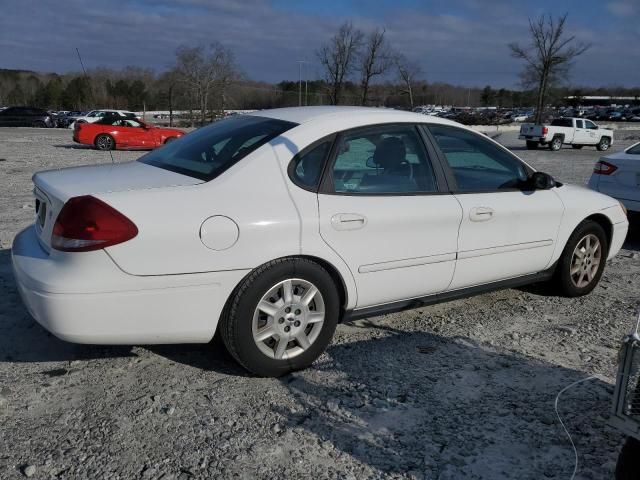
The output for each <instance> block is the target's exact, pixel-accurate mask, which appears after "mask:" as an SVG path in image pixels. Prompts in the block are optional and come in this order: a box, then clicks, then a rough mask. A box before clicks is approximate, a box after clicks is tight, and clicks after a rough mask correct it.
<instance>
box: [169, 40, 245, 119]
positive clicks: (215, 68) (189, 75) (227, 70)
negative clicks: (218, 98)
mask: <svg viewBox="0 0 640 480" xmlns="http://www.w3.org/2000/svg"><path fill="white" fill-rule="evenodd" d="M175 70H176V72H177V73H178V75H180V77H181V78H182V80H183V82H184V83H185V84H186V85H188V88H189V89H190V91H191V94H192V95H193V98H194V100H195V101H196V103H197V104H198V108H199V109H200V122H201V123H202V124H203V123H205V121H206V115H207V111H208V109H209V106H210V105H209V97H210V95H211V93H212V91H213V90H214V88H218V91H219V92H224V91H225V89H226V87H227V86H228V84H229V82H230V81H231V80H232V79H233V78H234V77H235V72H236V67H235V63H234V58H233V53H232V52H231V51H230V50H229V49H227V48H225V47H224V46H222V45H221V44H220V43H217V42H216V43H212V44H211V45H210V46H209V48H208V49H205V48H204V47H202V46H198V47H185V46H182V47H179V48H178V50H177V51H176V68H175ZM222 95H223V96H224V93H222ZM223 105H224V102H223ZM223 108H224V107H223Z"/></svg>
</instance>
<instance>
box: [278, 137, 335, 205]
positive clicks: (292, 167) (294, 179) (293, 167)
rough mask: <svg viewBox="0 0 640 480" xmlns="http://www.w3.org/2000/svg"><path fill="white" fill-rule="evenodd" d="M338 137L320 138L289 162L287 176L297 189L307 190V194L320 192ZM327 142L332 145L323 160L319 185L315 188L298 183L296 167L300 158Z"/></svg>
mask: <svg viewBox="0 0 640 480" xmlns="http://www.w3.org/2000/svg"><path fill="white" fill-rule="evenodd" d="M337 136H338V134H337V133H332V134H330V135H326V136H324V137H322V138H319V139H318V140H314V141H313V142H311V143H310V144H309V145H307V146H306V147H304V148H303V149H302V150H300V151H299V152H298V153H296V154H295V155H294V156H293V158H292V159H291V160H289V165H288V166H287V175H289V180H291V182H292V183H293V184H294V185H295V186H296V187H298V188H301V189H302V190H306V191H307V192H312V193H316V194H317V193H318V190H319V189H320V185H322V179H323V177H324V174H325V170H326V167H327V161H328V159H329V158H331V154H332V153H333V149H334V147H335V143H336V138H337ZM325 142H331V145H329V151H328V152H327V153H326V154H325V156H324V158H323V159H322V168H321V169H320V176H319V177H318V183H317V184H316V185H315V186H314V187H309V186H307V185H304V184H302V183H301V182H299V181H298V178H297V177H296V175H295V172H296V167H297V165H296V162H297V161H298V159H299V158H300V157H302V156H303V155H306V154H307V153H309V152H310V151H312V150H314V149H315V148H316V147H318V146H319V145H321V144H323V143H325Z"/></svg>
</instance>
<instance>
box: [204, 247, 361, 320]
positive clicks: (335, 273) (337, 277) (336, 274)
mask: <svg viewBox="0 0 640 480" xmlns="http://www.w3.org/2000/svg"><path fill="white" fill-rule="evenodd" d="M289 259H291V260H295V259H303V260H308V261H311V262H314V263H317V264H318V265H320V266H321V267H322V268H324V269H325V270H326V271H327V273H328V274H329V276H330V277H331V279H332V280H333V282H334V284H335V286H336V289H337V291H338V296H339V298H340V320H341V319H342V316H343V315H344V312H345V310H346V308H347V302H348V299H349V290H348V288H347V284H346V282H345V280H344V278H343V276H342V274H341V273H340V271H339V270H338V268H337V267H335V266H334V265H333V264H332V263H331V262H329V261H327V260H325V259H323V258H320V257H317V256H314V255H286V256H283V257H278V258H274V259H272V260H269V261H268V262H264V263H262V264H260V265H257V266H256V267H255V268H252V269H251V270H250V271H249V272H247V274H246V275H245V276H243V277H242V278H241V279H240V280H239V281H238V283H237V284H236V285H235V286H234V287H233V289H232V290H231V291H230V293H229V295H228V296H227V299H226V300H225V303H224V307H223V309H222V313H221V317H222V315H224V314H225V311H226V310H227V309H228V307H229V305H230V304H231V302H232V301H233V297H234V295H236V292H237V291H238V289H239V288H240V287H241V285H242V284H243V282H244V281H245V280H246V279H247V277H249V276H251V275H252V274H253V273H254V272H255V271H256V270H258V269H260V268H262V267H263V266H265V265H267V264H269V263H272V262H277V261H280V260H289ZM217 330H218V328H217V326H216V332H217Z"/></svg>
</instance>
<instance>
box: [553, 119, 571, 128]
mask: <svg viewBox="0 0 640 480" xmlns="http://www.w3.org/2000/svg"><path fill="white" fill-rule="evenodd" d="M551 126H552V127H572V126H573V123H572V122H571V119H570V118H556V119H555V120H554V121H553V122H551Z"/></svg>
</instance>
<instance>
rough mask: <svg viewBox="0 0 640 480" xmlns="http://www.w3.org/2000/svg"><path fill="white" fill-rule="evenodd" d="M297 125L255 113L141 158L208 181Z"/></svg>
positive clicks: (203, 130) (216, 124)
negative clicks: (255, 114)
mask: <svg viewBox="0 0 640 480" xmlns="http://www.w3.org/2000/svg"><path fill="white" fill-rule="evenodd" d="M296 125H297V124H295V123H291V122H285V121H283V120H276V119H273V118H265V117H257V116H253V115H237V116H234V117H231V118H227V119H225V120H220V121H217V122H214V123H212V124H211V125H208V126H206V127H202V128H200V129H198V130H196V131H195V132H192V133H190V134H189V135H185V136H184V137H182V138H180V139H179V140H176V141H174V142H171V143H169V144H167V145H166V146H164V147H163V148H160V149H158V150H154V151H152V152H150V153H148V154H147V155H145V156H143V157H142V158H140V159H139V160H138V161H140V162H142V163H146V164H147V165H153V166H156V167H160V168H164V169H165V170H171V171H172V172H176V173H181V174H183V175H188V176H190V177H195V178H199V179H201V180H205V181H209V180H213V179H214V178H216V177H217V176H218V175H220V174H221V173H222V172H224V171H225V170H227V169H228V168H229V167H231V166H232V165H234V164H235V163H237V162H238V161H240V160H241V159H242V158H244V157H246V156H247V155H248V154H250V153H251V152H253V151H254V150H256V149H258V148H259V147H261V146H262V145H264V144H265V143H267V142H269V141H271V140H272V139H274V138H275V137H277V136H278V135H281V134H282V133H284V132H286V131H287V130H289V129H291V128H293V127H295V126H296Z"/></svg>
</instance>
